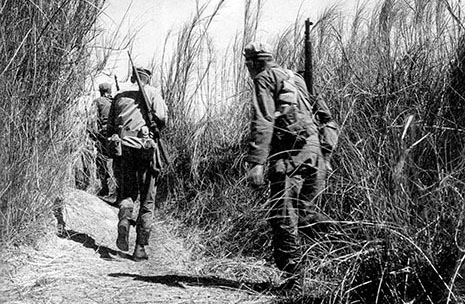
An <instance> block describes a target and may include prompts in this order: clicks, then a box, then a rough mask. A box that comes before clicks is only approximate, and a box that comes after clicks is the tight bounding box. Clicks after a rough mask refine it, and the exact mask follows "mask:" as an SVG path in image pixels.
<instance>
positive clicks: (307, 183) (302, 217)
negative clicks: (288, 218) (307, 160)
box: [298, 159, 330, 238]
mask: <svg viewBox="0 0 465 304" xmlns="http://www.w3.org/2000/svg"><path fill="white" fill-rule="evenodd" d="M300 174H301V175H302V177H303V183H302V189H301V191H300V194H299V199H298V213H299V231H300V232H302V233H304V234H305V235H307V236H308V237H311V238H314V237H316V232H322V231H326V230H327V229H328V225H329V222H330V219H329V217H327V216H326V215H325V214H323V213H322V212H321V211H320V210H318V205H319V201H320V200H321V194H322V192H323V191H324V189H325V186H326V167H325V164H324V162H323V159H321V161H320V162H319V164H318V166H317V167H316V168H304V169H303V170H302V171H301V173H300Z"/></svg>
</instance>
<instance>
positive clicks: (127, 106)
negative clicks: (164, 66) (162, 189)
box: [108, 68, 167, 261]
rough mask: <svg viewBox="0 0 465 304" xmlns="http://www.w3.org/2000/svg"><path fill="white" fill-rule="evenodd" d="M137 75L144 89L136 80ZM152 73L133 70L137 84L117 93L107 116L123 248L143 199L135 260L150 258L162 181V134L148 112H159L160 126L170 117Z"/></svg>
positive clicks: (137, 227)
mask: <svg viewBox="0 0 465 304" xmlns="http://www.w3.org/2000/svg"><path fill="white" fill-rule="evenodd" d="M135 73H137V74H135ZM137 75H138V77H139V79H140V82H141V87H139V85H138V84H137V82H136V79H137ZM151 76H152V73H151V72H150V71H149V70H147V69H144V68H137V69H134V71H133V74H132V77H131V83H132V85H131V86H130V87H128V88H127V89H125V90H124V91H121V92H119V93H118V94H117V95H116V96H115V98H114V101H113V103H112V105H111V109H110V115H109V119H108V133H109V136H111V139H110V142H111V143H112V145H111V147H112V149H110V150H111V152H112V153H113V155H112V156H113V162H114V169H113V170H114V171H115V172H117V173H115V176H116V179H117V186H118V187H117V191H118V195H117V204H118V206H119V213H118V218H119V222H118V237H117V240H116V245H117V247H118V248H119V249H120V250H122V251H128V250H129V243H128V242H129V238H128V237H129V230H130V226H131V222H133V221H132V213H133V211H134V204H135V202H136V200H137V199H138V197H139V201H140V207H139V211H138V216H137V220H136V221H135V225H136V234H137V237H136V244H135V248H134V252H133V259H134V260H135V261H142V260H146V259H148V255H147V252H146V247H147V245H148V244H149V238H150V233H151V229H152V224H153V216H154V208H155V196H156V190H157V182H158V177H159V175H160V171H161V158H160V153H159V149H158V138H157V136H158V134H156V132H155V130H154V129H152V126H151V125H148V121H147V120H146V117H147V116H148V112H147V111H151V112H152V114H153V116H156V118H157V128H158V129H157V130H159V129H162V128H163V127H164V124H165V121H166V118H167V106H166V103H165V101H164V100H163V98H162V96H161V92H160V90H159V89H158V88H155V87H153V86H151V85H149V83H150V79H151ZM142 89H143V90H144V91H145V96H146V97H147V100H145V97H144V94H142V92H141V90H142ZM117 144H119V145H117ZM113 147H117V148H114V149H113Z"/></svg>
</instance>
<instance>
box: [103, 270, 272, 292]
mask: <svg viewBox="0 0 465 304" xmlns="http://www.w3.org/2000/svg"><path fill="white" fill-rule="evenodd" d="M109 276H111V277H132V278H134V280H137V281H143V282H149V283H157V284H164V285H167V286H172V287H180V288H185V285H194V286H204V287H219V288H222V287H227V288H235V289H241V290H248V291H255V292H267V291H270V290H272V288H273V286H272V284H271V282H262V283H255V282H237V281H233V280H228V279H222V278H217V277H199V276H187V275H174V274H168V275H155V276H143V275H138V274H130V273H110V274H109Z"/></svg>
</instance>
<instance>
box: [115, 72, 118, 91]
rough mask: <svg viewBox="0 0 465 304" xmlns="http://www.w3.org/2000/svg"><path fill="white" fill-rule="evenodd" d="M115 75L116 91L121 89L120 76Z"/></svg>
mask: <svg viewBox="0 0 465 304" xmlns="http://www.w3.org/2000/svg"><path fill="white" fill-rule="evenodd" d="M114 76H115V86H116V91H119V83H118V77H116V75H114Z"/></svg>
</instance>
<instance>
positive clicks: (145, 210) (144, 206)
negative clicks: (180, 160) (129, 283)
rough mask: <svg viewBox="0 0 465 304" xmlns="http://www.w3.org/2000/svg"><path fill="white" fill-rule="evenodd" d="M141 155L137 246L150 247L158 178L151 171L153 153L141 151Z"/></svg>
mask: <svg viewBox="0 0 465 304" xmlns="http://www.w3.org/2000/svg"><path fill="white" fill-rule="evenodd" d="M141 154H143V155H142V156H141V157H140V159H141V162H140V166H139V169H138V179H139V181H138V183H139V189H140V209H139V215H138V217H137V224H136V232H137V238H136V244H138V245H148V242H149V238H150V232H151V229H152V225H153V218H154V209H155V196H156V191H157V176H156V174H155V172H153V170H152V169H151V161H152V157H151V156H152V155H153V151H151V150H148V151H144V150H141Z"/></svg>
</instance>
